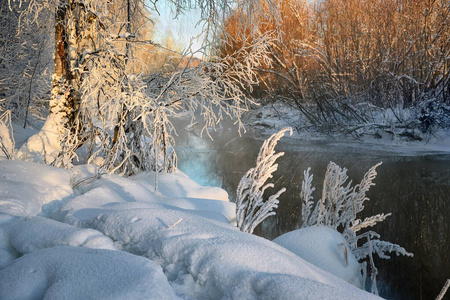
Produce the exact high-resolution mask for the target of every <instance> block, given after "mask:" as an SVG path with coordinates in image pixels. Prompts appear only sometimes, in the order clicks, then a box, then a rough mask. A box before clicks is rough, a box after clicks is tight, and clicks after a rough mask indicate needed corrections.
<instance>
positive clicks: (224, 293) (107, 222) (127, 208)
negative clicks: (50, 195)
mask: <svg viewBox="0 0 450 300" xmlns="http://www.w3.org/2000/svg"><path fill="white" fill-rule="evenodd" d="M72 201H76V199H73V200H71V202H72ZM76 216H77V214H76V213H73V214H72V215H71V218H70V219H68V220H66V221H68V222H71V223H74V225H76V226H79V227H85V228H92V229H96V230H98V231H100V232H102V233H103V234H105V235H106V236H109V237H110V238H111V239H113V240H114V241H115V242H116V243H117V244H118V245H120V248H121V249H122V250H124V251H127V252H130V253H133V254H136V255H140V256H145V257H148V258H149V259H151V260H153V261H155V262H157V263H158V264H159V265H161V266H162V267H163V269H164V272H165V274H166V276H167V278H168V280H169V282H170V284H171V285H172V287H173V288H174V289H175V291H176V292H177V294H179V295H183V297H186V298H187V299H191V298H192V299H308V298H314V299H363V298H364V299H377V297H375V296H373V295H370V294H367V293H366V292H365V291H363V290H360V289H358V288H356V287H353V286H351V285H348V284H347V283H345V282H344V281H342V280H341V279H339V278H337V277H334V276H332V275H330V274H329V273H327V272H325V271H323V270H320V269H318V268H316V267H315V266H313V265H311V264H309V263H308V262H306V261H304V260H303V259H301V258H299V257H298V256H297V255H294V254H293V253H291V252H289V251H287V250H286V249H284V248H282V247H280V246H278V245H276V244H274V243H272V242H270V241H268V240H265V239H263V238H260V237H257V236H254V235H251V234H247V233H243V232H241V231H239V230H238V229H237V228H236V227H233V226H231V225H229V224H226V223H223V222H219V221H215V220H211V219H206V218H203V217H201V216H198V215H195V214H192V212H189V211H185V210H182V209H170V208H168V207H162V206H161V205H158V204H155V203H147V207H146V208H143V207H142V206H141V207H139V208H136V204H135V203H119V204H113V205H110V206H108V207H107V208H106V207H105V209H104V210H98V211H97V216H95V217H94V216H93V217H92V218H91V219H85V218H82V219H80V220H78V221H76V219H75V217H76Z"/></svg>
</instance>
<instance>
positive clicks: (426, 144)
mask: <svg viewBox="0 0 450 300" xmlns="http://www.w3.org/2000/svg"><path fill="white" fill-rule="evenodd" d="M372 113H373V115H374V116H373V119H375V120H377V121H378V122H368V123H353V124H352V123H348V124H347V125H345V126H343V125H340V126H335V127H333V126H330V128H327V129H325V128H317V127H315V126H312V125H311V123H310V122H309V121H308V119H307V118H306V117H305V116H304V115H303V114H301V113H300V111H298V110H296V109H294V108H292V107H291V106H289V105H287V104H286V103H283V102H281V101H278V102H274V103H267V104H265V105H261V106H258V107H256V108H255V109H253V110H251V111H249V112H248V113H247V114H246V115H245V117H244V120H245V124H246V127H247V129H248V130H251V131H254V132H258V133H262V134H265V135H270V134H272V133H274V132H276V131H278V130H280V129H282V128H284V127H286V126H290V127H292V128H294V134H293V135H292V137H290V138H291V139H298V140H304V141H328V142H333V141H335V142H353V143H355V144H357V143H364V144H366V145H367V147H368V148H372V147H374V148H377V147H389V148H397V150H396V151H399V152H426V151H430V152H450V128H436V129H435V130H434V131H433V132H432V133H422V132H421V131H420V130H418V129H405V127H404V124H400V122H398V120H397V119H396V116H395V114H394V113H393V112H392V111H388V110H386V111H381V110H374V111H373V112H372ZM401 114H402V115H411V114H412V112H409V111H407V110H405V111H403V112H401ZM447 118H448V120H449V121H450V116H448V117H447Z"/></svg>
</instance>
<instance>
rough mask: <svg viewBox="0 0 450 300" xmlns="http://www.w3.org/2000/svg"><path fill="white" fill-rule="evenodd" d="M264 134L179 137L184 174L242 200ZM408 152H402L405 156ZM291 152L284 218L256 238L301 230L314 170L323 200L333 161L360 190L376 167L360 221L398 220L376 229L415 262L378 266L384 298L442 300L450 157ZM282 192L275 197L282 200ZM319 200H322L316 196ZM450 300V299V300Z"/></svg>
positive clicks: (356, 146) (396, 150) (283, 174)
mask: <svg viewBox="0 0 450 300" xmlns="http://www.w3.org/2000/svg"><path fill="white" fill-rule="evenodd" d="M266 137H267V136H263V135H261V134H259V133H255V132H252V133H247V134H244V135H243V136H242V137H239V136H238V135H237V133H236V131H235V130H233V129H223V130H220V131H218V132H216V133H214V134H213V138H214V140H213V141H211V140H210V139H208V138H207V137H204V138H200V136H199V134H198V132H197V133H196V132H195V131H194V132H186V131H184V130H182V129H181V130H179V136H178V137H177V138H176V140H177V147H176V149H177V154H178V156H179V168H180V169H181V170H182V171H183V172H185V173H186V174H187V175H188V176H189V177H191V178H192V179H194V180H196V181H197V182H199V183H200V184H202V185H214V186H220V187H222V188H224V189H225V190H226V191H227V192H228V193H229V195H230V199H232V200H233V199H234V197H235V190H236V187H237V185H238V183H239V180H240V178H241V177H242V176H243V175H244V174H245V172H246V171H247V170H248V169H250V168H251V167H253V166H254V164H255V160H256V156H257V154H258V151H259V148H260V146H261V145H262V143H263V140H264V138H266ZM400 148H401V149H400ZM276 149H277V150H278V151H283V152H285V155H284V156H283V157H281V158H280V159H279V160H278V163H279V168H278V171H277V172H276V173H275V174H274V178H273V182H274V183H275V189H276V191H278V189H280V188H281V187H286V188H287V191H286V192H285V193H284V194H283V195H282V196H281V197H280V204H279V208H278V209H277V215H276V216H273V217H270V218H269V219H267V220H266V221H264V223H263V224H262V226H259V227H258V228H257V229H256V230H255V233H256V234H258V235H261V236H263V237H265V238H267V239H270V240H271V239H273V238H275V237H277V236H279V235H281V234H283V233H285V232H288V231H291V230H294V229H297V228H298V227H299V226H300V224H301V204H300V199H299V193H300V189H301V182H302V180H303V171H304V170H306V169H307V168H308V167H311V173H313V174H314V181H313V185H314V186H315V187H316V192H317V191H321V184H322V181H323V176H324V174H325V171H326V167H327V164H328V162H329V161H333V162H335V163H337V164H338V165H340V166H341V167H346V168H347V169H348V175H349V177H350V178H351V179H352V180H353V182H359V181H360V180H361V179H362V177H363V175H364V173H365V172H366V171H367V170H368V169H369V168H370V167H371V166H373V165H375V164H376V163H378V162H380V161H382V162H383V164H382V165H381V166H380V167H378V169H377V171H378V176H377V178H376V179H375V183H376V185H375V186H374V187H372V188H371V190H370V192H369V194H368V196H369V198H370V201H368V202H366V205H365V210H364V211H363V212H361V215H360V216H359V217H360V218H364V217H368V216H372V215H374V214H379V213H389V212H390V213H392V216H391V217H389V218H388V219H386V220H385V221H384V222H383V223H379V224H378V225H376V227H374V228H372V229H373V230H374V231H376V232H377V233H379V234H380V235H381V239H382V240H387V241H390V242H392V243H396V244H399V245H401V246H403V247H404V248H405V249H406V250H407V251H409V252H413V253H414V257H413V258H409V257H402V256H401V257H396V256H395V254H394V255H393V257H392V259H390V260H377V261H376V265H377V267H378V270H379V275H378V277H377V280H378V288H379V291H380V296H382V297H384V298H388V299H435V298H436V296H437V295H438V294H439V292H440V289H441V288H442V286H443V285H444V283H445V280H446V279H447V278H450V257H449V254H450V243H449V241H450V228H449V224H450V153H442V152H430V151H426V152H425V151H418V150H415V151H408V149H407V148H404V147H400V146H394V145H391V146H385V145H368V144H364V143H359V142H354V141H347V142H338V141H302V140H296V139H290V138H284V139H282V140H281V141H280V142H279V144H278V146H277V148H276ZM276 191H275V190H274V192H276ZM314 196H315V199H318V198H320V196H321V195H320V193H316V194H315V195H314ZM446 299H450V295H447V296H446Z"/></svg>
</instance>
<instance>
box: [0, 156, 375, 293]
mask: <svg viewBox="0 0 450 300" xmlns="http://www.w3.org/2000/svg"><path fill="white" fill-rule="evenodd" d="M0 170H1V171H0V174H1V177H0V185H1V188H0V299H40V298H43V297H46V299H86V298H91V299H178V298H181V299H372V298H373V299H375V298H377V297H375V296H373V295H371V294H369V293H366V292H365V291H363V290H361V289H358V288H356V287H354V286H353V285H351V284H348V283H347V282H345V281H344V280H342V279H339V278H337V277H335V276H334V275H332V274H330V273H328V272H326V271H324V270H321V269H319V268H317V267H315V266H314V265H312V264H310V263H308V262H307V261H305V260H304V259H302V258H300V257H299V256H297V255H296V254H294V253H292V252H290V251H288V250H286V249H285V248H283V247H281V246H278V245H277V244H275V243H273V242H271V241H268V240H266V239H264V238H261V237H257V236H255V235H251V234H248V233H243V232H241V231H239V230H238V228H236V227H235V226H234V225H232V224H230V223H233V222H235V220H234V218H235V216H234V211H235V206H234V203H231V202H229V201H228V199H227V198H228V197H227V195H226V192H224V191H223V190H221V189H219V188H210V187H202V186H200V185H198V184H196V183H195V182H193V181H192V180H190V179H189V178H188V177H187V176H186V175H184V174H183V173H181V172H176V173H175V174H165V175H162V176H161V175H160V176H159V183H158V186H159V188H158V192H157V193H156V194H155V193H154V174H153V173H142V174H140V175H139V176H135V177H130V178H124V177H120V176H117V175H103V176H100V177H98V176H96V167H94V166H92V165H91V166H88V165H83V166H77V167H74V168H73V169H72V170H62V169H59V168H55V167H50V166H46V165H41V164H36V163H32V162H23V161H17V160H16V161H11V160H6V159H2V160H0ZM317 238H318V237H317V236H316V237H315V239H317ZM319 252H320V251H319ZM318 254H320V253H318ZM324 255H326V253H325V254H324Z"/></svg>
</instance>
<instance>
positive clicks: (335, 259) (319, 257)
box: [273, 226, 363, 288]
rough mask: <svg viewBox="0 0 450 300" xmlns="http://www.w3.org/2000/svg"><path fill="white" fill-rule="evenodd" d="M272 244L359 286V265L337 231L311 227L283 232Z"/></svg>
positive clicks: (360, 278) (360, 282)
mask: <svg viewBox="0 0 450 300" xmlns="http://www.w3.org/2000/svg"><path fill="white" fill-rule="evenodd" d="M273 242H274V243H276V244H278V245H280V246H282V247H284V248H286V249H288V250H289V251H292V252H293V253H295V254H297V255H298V256H300V257H301V258H303V259H304V260H306V261H308V262H310V263H312V264H313V265H315V266H317V267H319V268H321V269H323V270H325V271H327V272H330V273H331V274H333V275H336V276H337V277H339V278H342V279H344V280H345V281H347V282H349V283H351V284H353V285H355V286H357V287H360V288H361V287H362V281H363V279H362V273H361V267H360V264H359V263H358V261H357V260H356V258H355V256H354V255H353V254H352V252H351V251H350V249H349V247H348V246H347V242H346V241H345V239H344V237H343V236H342V235H341V234H340V233H339V232H338V231H336V230H333V229H331V228H329V227H326V226H311V227H306V228H302V229H298V230H294V231H291V232H288V233H285V234H283V235H281V236H279V237H277V238H276V239H274V240H273Z"/></svg>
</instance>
